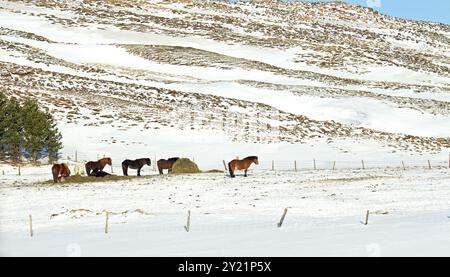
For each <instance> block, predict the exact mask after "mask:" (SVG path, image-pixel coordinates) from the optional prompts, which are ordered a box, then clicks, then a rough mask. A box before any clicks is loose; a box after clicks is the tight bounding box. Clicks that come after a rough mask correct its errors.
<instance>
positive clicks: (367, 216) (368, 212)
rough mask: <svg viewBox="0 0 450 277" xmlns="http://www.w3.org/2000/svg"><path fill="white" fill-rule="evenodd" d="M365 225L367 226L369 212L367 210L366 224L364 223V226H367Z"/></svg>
mask: <svg viewBox="0 0 450 277" xmlns="http://www.w3.org/2000/svg"><path fill="white" fill-rule="evenodd" d="M367 224H369V210H367V213H366V222H364V225H367Z"/></svg>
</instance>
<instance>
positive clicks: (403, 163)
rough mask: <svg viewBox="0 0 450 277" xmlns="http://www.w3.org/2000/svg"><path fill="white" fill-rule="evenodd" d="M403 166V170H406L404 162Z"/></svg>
mask: <svg viewBox="0 0 450 277" xmlns="http://www.w3.org/2000/svg"><path fill="white" fill-rule="evenodd" d="M402 166H403V170H406V168H405V162H404V161H402Z"/></svg>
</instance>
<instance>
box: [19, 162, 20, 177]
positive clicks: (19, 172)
mask: <svg viewBox="0 0 450 277" xmlns="http://www.w3.org/2000/svg"><path fill="white" fill-rule="evenodd" d="M19 176H20V164H19Z"/></svg>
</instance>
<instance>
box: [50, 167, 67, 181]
mask: <svg viewBox="0 0 450 277" xmlns="http://www.w3.org/2000/svg"><path fill="white" fill-rule="evenodd" d="M52 174H53V182H54V183H55V184H56V183H58V181H60V182H62V181H64V177H69V176H70V169H69V166H68V165H67V164H65V163H61V164H54V165H53V166H52Z"/></svg>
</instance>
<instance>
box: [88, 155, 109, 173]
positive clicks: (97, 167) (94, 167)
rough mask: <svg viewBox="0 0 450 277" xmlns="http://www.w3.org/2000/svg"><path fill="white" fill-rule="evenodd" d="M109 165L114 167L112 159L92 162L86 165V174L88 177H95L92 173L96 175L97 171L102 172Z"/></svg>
mask: <svg viewBox="0 0 450 277" xmlns="http://www.w3.org/2000/svg"><path fill="white" fill-rule="evenodd" d="M107 164H109V165H110V166H112V161H111V158H103V159H100V160H98V161H96V162H94V161H90V162H88V163H86V165H85V167H86V174H87V176H93V174H92V173H94V172H96V171H102V170H103V168H105V166H106V165H107ZM91 171H92V173H91Z"/></svg>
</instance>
